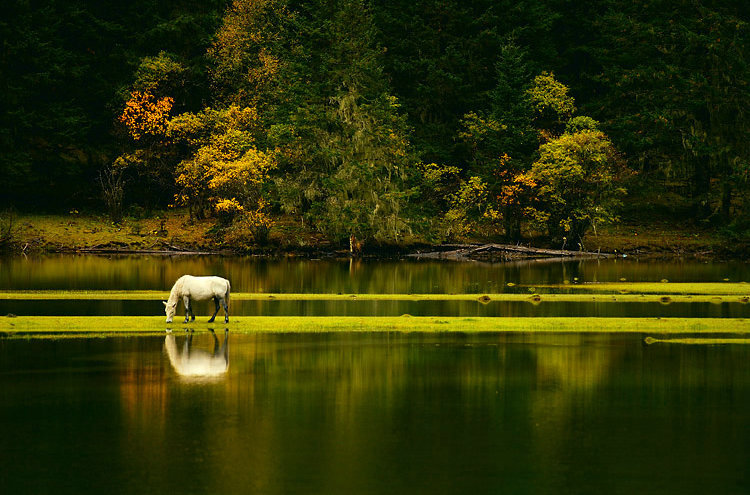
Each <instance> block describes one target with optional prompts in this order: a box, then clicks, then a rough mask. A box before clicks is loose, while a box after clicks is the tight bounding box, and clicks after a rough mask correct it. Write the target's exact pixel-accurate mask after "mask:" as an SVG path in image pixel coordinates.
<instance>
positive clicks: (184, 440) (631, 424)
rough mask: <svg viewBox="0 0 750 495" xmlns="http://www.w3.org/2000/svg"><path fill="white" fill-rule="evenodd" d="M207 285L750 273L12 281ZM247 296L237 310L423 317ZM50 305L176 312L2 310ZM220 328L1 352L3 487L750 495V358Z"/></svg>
mask: <svg viewBox="0 0 750 495" xmlns="http://www.w3.org/2000/svg"><path fill="white" fill-rule="evenodd" d="M187 272H190V273H194V274H208V273H216V274H225V275H226V274H228V275H229V277H230V278H231V280H232V284H233V290H234V291H238V292H239V291H246V292H251V291H263V292H334V293H337V292H342V293H348V292H360V293H362V292H384V293H430V292H433V293H451V292H456V293H460V292H470V293H483V292H501V291H503V290H506V289H507V290H510V289H512V288H509V287H508V285H507V284H508V283H509V282H510V283H512V284H516V285H529V284H543V283H550V284H559V283H563V282H564V281H565V280H568V281H569V282H571V283H575V282H577V281H618V280H620V279H621V278H625V279H627V280H632V281H659V280H662V279H668V280H670V281H673V282H679V281H685V282H696V281H706V282H718V281H722V280H724V279H725V278H728V279H730V280H731V281H746V280H747V279H748V278H750V276H749V275H750V271H749V270H748V265H747V264H743V263H698V262H682V263H678V262H672V263H664V262H648V263H644V262H638V261H631V260H607V261H601V262H596V261H588V262H570V263H551V264H544V263H542V264H539V263H526V264H523V263H519V264H513V265H501V264H492V265H480V264H476V263H471V264H458V263H439V262H424V263H423V262H410V261H409V262H407V261H381V262H375V261H358V262H356V261H355V262H351V263H350V262H349V261H348V260H341V261H337V260H270V261H269V260H257V259H254V258H161V257H123V258H112V259H108V258H105V257H95V256H51V257H44V258H36V259H32V258H29V259H24V258H10V259H8V258H6V259H0V289H90V290H96V289H154V290H166V289H168V288H169V287H170V286H171V284H172V282H173V281H174V279H176V278H177V277H178V276H179V275H181V274H182V273H187ZM576 279H577V280H576ZM242 302H243V303H247V304H241V305H237V306H235V304H234V303H233V311H235V312H236V314H247V315H251V314H261V313H263V312H264V311H268V312H272V311H274V310H276V311H278V312H279V313H280V314H295V312H302V313H296V314H307V313H306V311H309V312H312V313H316V314H317V313H324V314H349V313H350V312H353V313H358V312H362V313H367V312H375V314H381V313H383V314H391V313H395V314H398V312H399V311H409V312H416V311H420V307H419V306H418V305H415V303H408V304H411V306H407V307H401V306H389V305H382V303H381V306H377V305H375V306H372V305H369V306H368V305H364V306H356V305H351V304H349V303H348V302H343V305H342V306H337V305H319V306H315V305H314V304H310V305H308V306H299V305H297V306H295V305H289V306H277V307H274V306H272V304H273V303H270V302H267V301H266V302H263V304H266V306H263V305H259V302H251V301H242ZM308 302H309V303H312V302H311V301H308ZM360 302H364V301H360ZM52 303H55V304H56V305H52V306H49V305H51V304H52ZM326 304H328V303H326ZM399 304H401V303H399ZM404 304H407V303H404ZM431 304H433V306H429V307H428V306H425V307H423V310H424V312H426V313H432V314H435V313H436V312H442V313H441V314H455V313H461V312H466V313H471V312H476V311H487V312H490V313H491V312H492V311H497V312H498V313H503V312H506V311H507V312H512V311H518V313H519V314H518V315H519V316H528V317H533V316H539V313H538V312H545V311H546V312H554V313H555V314H557V315H562V316H579V315H581V314H583V315H589V314H602V315H606V316H613V317H627V316H631V315H632V316H637V315H643V314H651V313H654V314H657V313H659V312H660V311H667V312H675V313H680V315H681V316H706V315H708V316H713V317H723V316H728V315H740V316H745V315H747V306H748V305H743V304H740V303H722V304H718V305H714V304H705V305H697V306H696V305H690V304H685V305H682V306H681V305H677V304H672V305H668V306H662V305H656V307H654V305H649V304H637V303H631V304H610V305H609V306H607V305H603V306H602V305H600V303H596V304H594V303H591V304H584V303H576V304H570V303H555V304H552V305H548V304H547V303H543V304H541V305H538V306H533V305H528V306H530V307H526V306H525V305H523V303H519V305H518V306H517V307H516V308H515V309H514V307H513V306H512V305H510V306H502V305H500V304H499V303H498V306H497V307H496V308H494V309H492V306H493V305H492V303H491V304H488V305H482V304H478V303H474V302H469V303H467V304H465V305H460V304H459V305H457V306H451V305H449V304H445V303H440V302H433V303H431ZM504 304H508V303H504ZM97 305H98V306H97ZM549 306H551V307H549ZM623 306H624V307H623ZM49 307H52V308H53V309H46V311H48V312H49V314H63V315H64V314H71V315H77V314H98V315H102V317H105V316H106V315H110V314H112V315H120V314H130V315H141V314H143V315H147V314H151V315H153V314H161V313H162V309H161V304H160V303H158V301H156V302H150V301H93V302H92V301H35V302H34V304H33V305H30V304H27V303H25V302H23V301H10V300H5V301H0V311H2V312H4V313H5V312H13V313H17V314H23V313H24V311H29V313H28V314H42V313H43V311H45V309H43V308H49ZM545 307H547V309H545ZM152 308H156V309H152ZM481 308H489V309H481ZM535 308H536V309H535ZM649 312H650V313H649ZM199 314H200V313H199ZM504 316H507V314H505V315H504ZM230 328H231V326H230ZM214 330H215V333H211V332H209V331H206V330H202V331H195V332H194V333H187V332H184V331H183V330H181V329H179V330H175V331H174V332H172V333H164V334H160V335H144V336H135V337H107V338H0V462H2V469H0V493H9V494H10V493H13V494H16V493H34V494H44V493H54V494H67V493H70V494H83V493H103V492H104V493H118V494H119V493H123V494H130V493H133V494H149V493H154V494H156V493H187V494H190V493H196V494H198V493H222V494H233V493H242V494H247V493H253V494H254V493H258V494H277V493H278V494H282V493H283V494H289V493H291V494H294V493H303V494H310V493H321V494H339V493H340V494H370V493H372V494H376V493H378V494H379V493H388V494H400V493H404V494H407V493H408V494H414V493H430V494H441V493H451V494H453V493H461V494H462V493H472V494H474V493H479V494H481V493H488V494H489V493H492V494H495V493H521V494H523V493H549V494H557V493H592V494H594V493H597V494H599V493H654V494H669V493H675V494H691V493H696V494H699V493H700V494H704V493H722V494H733V493H737V494H740V493H748V492H750V471H749V470H748V469H747V466H748V464H749V462H750V355H749V354H750V347H748V346H746V345H741V344H731V345H679V344H654V345H644V343H643V336H642V335H639V334H623V335H617V334H614V335H604V334H566V335H560V334H557V335H556V334H519V333H504V334H460V333H454V334H445V333H420V334H411V333H395V332H381V333H367V332H364V333H326V334H288V333H278V334H273V333H272V334H252V333H250V334H240V333H233V332H232V331H231V329H230V331H229V332H228V333H225V331H224V327H223V325H217V326H215V327H214Z"/></svg>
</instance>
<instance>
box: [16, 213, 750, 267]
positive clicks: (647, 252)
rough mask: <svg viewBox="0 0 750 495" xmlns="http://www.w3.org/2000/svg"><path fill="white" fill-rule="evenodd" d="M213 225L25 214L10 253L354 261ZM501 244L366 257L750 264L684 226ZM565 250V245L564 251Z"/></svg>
mask: <svg viewBox="0 0 750 495" xmlns="http://www.w3.org/2000/svg"><path fill="white" fill-rule="evenodd" d="M212 227H213V222H212V221H211V220H203V221H195V222H190V221H189V220H188V219H187V218H186V216H185V215H183V214H181V213H179V212H169V213H166V214H163V215H155V216H152V217H149V218H142V219H135V218H126V219H125V220H124V221H123V222H122V223H120V224H112V223H111V222H109V221H108V220H107V219H106V217H104V216H97V215H90V214H78V213H71V214H61V215H40V214H22V215H18V216H17V218H16V220H15V226H14V238H13V241H12V242H11V243H8V245H7V246H6V249H5V254H11V255H13V254H23V255H40V254H90V255H106V256H113V255H155V256H256V257H263V258H279V257H299V258H347V257H350V256H351V254H350V253H349V250H348V245H343V244H342V245H336V244H333V243H331V242H329V241H327V240H326V239H325V238H323V237H322V236H321V235H320V234H318V233H315V232H311V231H307V230H304V229H302V228H301V227H300V226H299V225H296V224H294V223H291V222H290V221H289V220H288V219H287V220H286V221H279V222H277V225H276V226H275V227H274V228H273V230H272V234H271V236H270V238H269V242H268V243H267V244H266V245H263V246H258V245H254V246H249V247H247V246H246V247H244V248H242V247H240V248H238V247H237V246H231V245H228V244H227V243H226V242H224V241H223V239H221V238H217V237H216V235H215V234H214V233H212ZM496 240H497V239H484V238H474V239H467V240H466V241H465V242H464V243H462V244H457V243H440V244H431V243H428V242H425V241H423V240H420V239H418V238H413V239H407V240H405V242H404V243H403V244H401V245H373V244H369V245H367V246H365V249H364V252H363V253H362V254H361V255H359V256H361V257H362V258H365V259H393V258H399V259H405V258H409V259H438V260H449V261H459V262H460V261H474V262H489V263H494V262H513V261H523V262H530V261H539V262H542V261H559V260H567V259H583V258H585V257H588V258H593V259H596V258H604V257H613V258H614V257H616V258H628V257H633V258H638V259H686V258H687V259H701V260H707V261H713V260H745V259H748V257H750V240H741V241H737V240H735V241H732V240H730V239H727V238H724V237H721V236H720V235H719V234H718V233H717V232H714V231H706V230H702V231H696V229H692V228H689V227H686V226H684V225H670V224H664V223H661V224H658V223H655V224H652V225H648V224H646V225H642V224H641V225H636V224H618V225H613V226H609V227H607V228H606V229H599V232H598V233H597V235H594V234H593V233H590V234H588V235H587V236H586V238H585V239H584V241H585V246H579V247H581V248H582V249H581V251H578V250H576V251H572V250H565V249H554V246H549V245H548V244H549V243H548V242H544V241H543V240H540V239H531V240H525V241H524V242H523V243H519V244H498V243H496V242H495V241H496ZM561 247H564V246H561Z"/></svg>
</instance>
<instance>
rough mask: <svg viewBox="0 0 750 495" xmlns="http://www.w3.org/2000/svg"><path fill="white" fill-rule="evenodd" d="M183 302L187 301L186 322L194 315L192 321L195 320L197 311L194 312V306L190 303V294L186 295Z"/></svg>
mask: <svg viewBox="0 0 750 495" xmlns="http://www.w3.org/2000/svg"><path fill="white" fill-rule="evenodd" d="M182 302H184V303H185V323H187V322H188V318H190V317H191V316H192V321H194V320H195V313H193V307H192V306H191V304H190V296H184V297H183V298H182Z"/></svg>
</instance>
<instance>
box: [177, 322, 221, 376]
mask: <svg viewBox="0 0 750 495" xmlns="http://www.w3.org/2000/svg"><path fill="white" fill-rule="evenodd" d="M211 335H213V338H214V350H213V352H209V351H206V350H203V349H193V332H192V331H190V332H188V334H187V337H186V338H185V344H184V345H183V347H182V351H179V350H178V348H177V342H176V340H175V336H174V335H173V334H172V333H171V332H170V333H168V334H167V338H166V340H165V341H164V347H165V349H166V350H167V356H169V362H170V363H172V367H173V368H174V370H175V371H176V372H177V374H179V375H180V376H184V377H217V376H221V375H223V374H224V373H226V372H227V370H228V369H229V331H228V330H226V329H225V330H224V343H223V344H221V345H219V339H218V338H216V334H215V333H214V331H213V330H211Z"/></svg>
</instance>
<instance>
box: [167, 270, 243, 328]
mask: <svg viewBox="0 0 750 495" xmlns="http://www.w3.org/2000/svg"><path fill="white" fill-rule="evenodd" d="M229 289H230V285H229V280H227V279H225V278H221V277H193V276H192V275H183V276H182V277H180V278H178V279H177V282H175V283H174V285H173V286H172V292H170V293H169V300H167V301H162V302H163V303H164V306H165V308H164V311H165V312H166V313H167V323H172V318H173V317H174V314H175V312H176V311H177V303H178V302H180V298H182V302H183V303H184V304H185V323H187V322H188V318H189V317H190V316H192V320H190V321H194V320H195V313H194V312H193V306H192V304H191V302H190V301H191V300H195V301H206V300H208V299H213V300H214V303H215V304H216V311H214V314H213V316H211V319H210V320H208V322H209V323H211V322H212V321H214V318H216V314H217V313H218V312H219V304H221V306H222V307H223V308H224V323H228V322H229Z"/></svg>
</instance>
